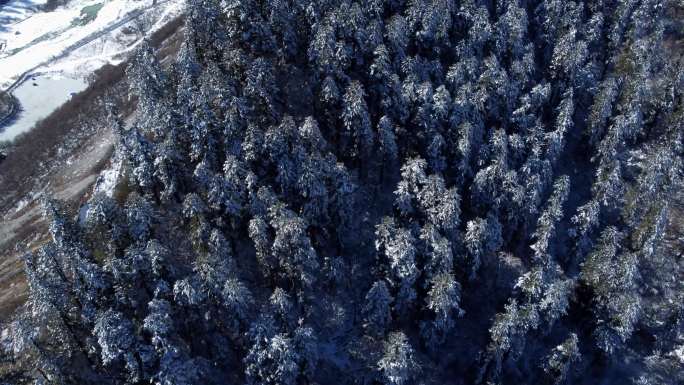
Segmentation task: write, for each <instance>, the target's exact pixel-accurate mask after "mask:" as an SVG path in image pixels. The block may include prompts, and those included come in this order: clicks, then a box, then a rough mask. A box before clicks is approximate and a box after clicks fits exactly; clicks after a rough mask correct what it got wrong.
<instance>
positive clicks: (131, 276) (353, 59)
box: [0, 0, 684, 385]
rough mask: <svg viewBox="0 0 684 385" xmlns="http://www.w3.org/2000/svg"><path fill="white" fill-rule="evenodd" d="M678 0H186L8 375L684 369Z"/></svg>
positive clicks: (371, 375)
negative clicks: (676, 227)
mask: <svg viewBox="0 0 684 385" xmlns="http://www.w3.org/2000/svg"><path fill="white" fill-rule="evenodd" d="M680 6H681V4H679V5H677V4H676V1H672V2H669V1H661V0H619V1H618V0H587V1H579V0H577V1H569V0H543V1H536V0H512V1H496V0H464V1H448V0H432V1H420V0H360V1H349V0H342V1H333V0H268V1H262V0H222V1H218V0H188V2H187V10H186V21H185V30H184V37H183V42H182V46H181V49H180V52H179V53H178V57H177V60H176V61H175V62H174V63H173V64H172V65H171V66H169V67H165V66H162V65H161V64H160V63H159V62H158V60H157V59H156V57H155V55H154V51H153V49H152V48H151V46H150V45H149V44H147V43H144V44H142V46H141V47H140V49H139V50H138V51H137V53H136V55H135V57H134V58H133V60H132V64H131V65H130V67H129V68H128V70H127V74H126V76H127V78H128V82H129V84H130V93H131V97H132V98H135V100H136V101H137V111H136V113H135V114H134V115H133V117H132V118H128V117H126V116H124V115H122V114H120V113H119V112H118V111H117V109H116V107H115V106H114V105H110V107H109V108H108V111H109V116H108V118H107V121H106V124H108V125H109V126H111V128H112V129H113V130H115V132H116V135H117V147H116V151H115V154H114V155H113V160H112V162H113V163H117V162H119V164H122V165H123V167H122V169H123V171H122V173H121V176H120V179H119V182H118V184H117V186H116V188H115V189H114V191H113V192H112V193H111V194H107V193H99V194H95V195H93V196H92V197H91V198H90V199H89V201H88V202H87V203H86V204H85V205H84V206H83V207H82V208H81V209H80V211H79V213H74V212H71V211H69V210H67V209H66V208H65V207H64V205H63V204H61V203H60V202H58V201H55V200H52V199H48V198H46V199H44V204H43V206H44V215H45V218H46V219H47V220H48V223H49V229H50V234H51V240H50V241H49V242H47V243H45V244H44V245H42V246H41V247H40V248H38V249H36V250H31V251H28V250H27V253H26V255H25V257H24V261H25V265H26V269H25V271H26V276H27V279H28V283H29V287H30V297H29V300H28V303H27V304H26V305H25V306H24V308H23V309H21V311H20V312H19V313H18V314H17V315H16V317H15V318H14V320H13V322H12V323H11V324H10V325H8V326H7V328H6V329H5V332H3V335H2V338H1V341H0V342H2V347H3V349H4V359H6V360H11V361H12V362H15V363H16V368H17V369H16V371H15V372H13V373H11V374H8V378H7V379H5V381H8V382H7V383H13V384H20V383H35V384H79V385H81V384H97V385H108V384H159V385H190V384H198V385H199V384H202V385H205V384H209V385H211V384H217V385H218V384H247V385H257V384H258V385H261V384H263V385H299V384H321V385H323V384H386V385H408V384H424V385H428V384H491V385H494V384H542V385H543V384H549V385H551V384H636V385H669V384H672V385H677V384H682V383H684V261H683V260H682V251H681V249H679V250H678V249H677V248H678V247H681V246H682V245H681V242H680V244H677V243H676V242H673V241H669V240H668V239H666V238H667V237H666V233H667V231H668V226H669V223H671V222H672V221H676V220H677V219H673V218H672V215H673V212H675V210H674V207H675V205H676V204H678V203H677V202H679V203H681V199H682V196H681V195H684V193H682V187H683V186H684V185H683V184H682V182H681V177H682V155H683V152H684V143H683V139H684V127H683V125H684V103H682V100H683V99H682V96H683V95H682V92H683V90H684V87H683V86H684V71H683V68H682V62H681V57H680V55H681V50H680V41H681V38H682V31H681V29H680V28H681V23H680V22H679V18H680V17H681V15H682V10H681V9H679V8H678V7H680ZM678 199H679V201H678ZM678 213H679V214H681V211H678ZM679 220H682V219H681V218H680V219H679Z"/></svg>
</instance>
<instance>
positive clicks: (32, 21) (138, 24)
mask: <svg viewBox="0 0 684 385" xmlns="http://www.w3.org/2000/svg"><path fill="white" fill-rule="evenodd" d="M46 1H47V0H10V2H9V3H8V4H6V5H4V6H2V7H0V90H5V89H7V88H8V87H9V86H10V85H12V84H14V83H15V82H16V81H17V80H18V79H22V80H23V79H25V78H24V77H22V75H23V74H25V73H26V72H27V71H30V74H31V76H29V77H28V78H26V79H27V80H25V81H24V82H23V83H21V85H20V86H19V87H18V88H17V89H15V90H14V95H15V96H16V97H17V99H18V100H19V102H20V103H21V106H22V110H23V111H22V113H21V115H19V117H18V119H17V120H16V121H15V122H14V123H12V124H11V125H10V126H8V127H4V128H0V141H1V140H12V139H13V138H15V137H16V136H17V135H18V134H20V133H22V132H25V131H28V130H29V129H31V128H32V127H33V125H34V124H35V123H36V122H37V121H38V120H40V119H42V118H44V117H46V116H47V115H49V114H50V113H51V112H52V111H54V110H55V109H56V108H58V107H59V106H61V105H62V104H63V103H64V102H65V101H67V100H68V99H69V97H70V96H71V93H73V92H78V91H81V90H82V89H84V88H85V82H84V80H83V79H85V78H86V77H87V76H88V75H89V74H91V73H92V72H93V71H95V70H96V69H98V68H100V67H102V66H103V65H104V64H107V63H111V64H118V63H120V62H121V61H123V60H124V59H125V58H126V55H127V54H128V53H130V52H131V51H132V50H133V49H134V48H135V47H136V46H137V44H138V43H139V42H140V41H141V38H142V37H143V36H144V35H146V34H149V33H151V32H154V31H156V30H158V29H159V28H161V27H163V26H164V25H165V24H166V23H168V22H169V21H171V20H172V19H173V18H175V17H176V16H178V15H180V14H181V12H182V9H183V4H184V1H183V0H157V1H154V0H71V1H70V2H69V3H68V4H67V5H66V6H64V7H60V8H57V9H56V10H54V11H52V12H44V11H42V10H41V9H40V6H41V5H42V4H44V3H45V2H46ZM38 74H40V75H38ZM36 76H39V79H40V81H38V82H36V84H37V85H36V86H34V85H33V81H32V78H33V77H36Z"/></svg>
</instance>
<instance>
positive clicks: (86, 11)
mask: <svg viewBox="0 0 684 385" xmlns="http://www.w3.org/2000/svg"><path fill="white" fill-rule="evenodd" d="M103 6H104V3H98V4H93V5H89V6H87V7H83V9H81V15H80V16H79V17H78V18H76V19H74V20H73V21H72V22H71V25H74V26H77V25H86V24H88V23H90V22H91V21H93V20H95V18H96V17H97V14H98V12H100V10H101V9H102V7H103Z"/></svg>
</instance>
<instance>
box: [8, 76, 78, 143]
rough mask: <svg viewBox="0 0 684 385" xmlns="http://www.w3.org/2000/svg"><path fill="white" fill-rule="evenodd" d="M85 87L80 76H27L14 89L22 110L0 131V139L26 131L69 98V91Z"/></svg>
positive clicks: (10, 137)
mask: <svg viewBox="0 0 684 385" xmlns="http://www.w3.org/2000/svg"><path fill="white" fill-rule="evenodd" d="M85 87H86V82H85V81H84V80H83V79H81V78H76V79H73V78H69V77H61V78H57V77H53V76H43V75H40V76H36V77H32V78H29V79H28V80H27V81H25V82H24V83H22V84H21V85H20V86H19V87H17V89H16V90H15V91H14V96H16V97H17V99H19V100H21V108H22V111H20V112H19V115H18V116H17V118H16V120H15V121H14V123H13V124H12V125H10V126H8V127H6V129H5V130H4V131H2V132H0V141H4V140H10V139H12V138H14V137H16V136H17V135H19V134H20V133H22V132H26V131H28V130H29V129H31V127H33V126H34V125H35V124H36V123H37V122H38V121H39V120H41V119H43V118H45V117H47V116H48V115H49V114H50V113H51V112H52V111H54V110H56V109H57V108H58V107H59V106H61V105H62V104H64V102H66V101H67V100H69V98H70V97H71V93H76V92H79V91H82V90H84V89H85Z"/></svg>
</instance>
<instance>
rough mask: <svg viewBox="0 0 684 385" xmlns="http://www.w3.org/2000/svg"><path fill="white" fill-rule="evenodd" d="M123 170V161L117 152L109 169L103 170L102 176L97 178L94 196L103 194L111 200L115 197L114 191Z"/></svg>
mask: <svg viewBox="0 0 684 385" xmlns="http://www.w3.org/2000/svg"><path fill="white" fill-rule="evenodd" d="M122 168H123V160H122V158H121V156H120V155H119V152H118V151H116V152H115V153H114V156H113V157H112V163H111V165H110V166H109V168H107V169H105V170H102V172H101V173H100V176H99V177H98V178H97V181H96V182H95V188H93V195H95V194H100V193H102V194H105V195H107V196H108V197H110V198H111V197H112V196H113V195H114V189H115V188H116V184H117V183H118V181H119V176H120V175H121V170H122Z"/></svg>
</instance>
